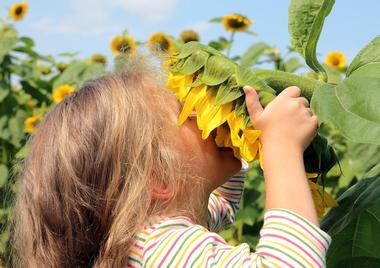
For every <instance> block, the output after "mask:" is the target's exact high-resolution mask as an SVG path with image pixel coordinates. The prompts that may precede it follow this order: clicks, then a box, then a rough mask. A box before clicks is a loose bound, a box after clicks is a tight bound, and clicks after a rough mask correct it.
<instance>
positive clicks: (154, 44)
mask: <svg viewBox="0 0 380 268" xmlns="http://www.w3.org/2000/svg"><path fill="white" fill-rule="evenodd" d="M148 47H149V49H150V50H151V51H152V52H153V53H157V52H164V53H168V54H173V53H174V52H175V47H174V44H173V41H172V40H171V38H170V37H169V36H168V35H167V34H166V33H160V32H158V33H153V34H152V35H151V36H150V37H149V39H148Z"/></svg>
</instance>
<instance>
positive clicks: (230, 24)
mask: <svg viewBox="0 0 380 268" xmlns="http://www.w3.org/2000/svg"><path fill="white" fill-rule="evenodd" d="M223 24H224V29H225V30H226V31H229V32H244V31H245V30H247V29H248V27H249V26H250V25H251V24H252V21H251V20H250V19H248V18H247V17H244V16H242V15H240V14H229V15H226V16H224V17H223Z"/></svg>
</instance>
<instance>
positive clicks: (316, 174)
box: [306, 172, 319, 179]
mask: <svg viewBox="0 0 380 268" xmlns="http://www.w3.org/2000/svg"><path fill="white" fill-rule="evenodd" d="M318 176H319V173H307V172H306V177H307V178H308V179H314V178H318Z"/></svg>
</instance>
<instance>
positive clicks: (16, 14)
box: [9, 1, 29, 20]
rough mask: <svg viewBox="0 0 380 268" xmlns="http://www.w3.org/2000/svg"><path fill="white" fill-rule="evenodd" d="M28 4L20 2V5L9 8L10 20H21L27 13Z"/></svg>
mask: <svg viewBox="0 0 380 268" xmlns="http://www.w3.org/2000/svg"><path fill="white" fill-rule="evenodd" d="M28 8H29V6H28V3H27V2H25V1H24V2H21V3H16V4H13V5H12V6H11V8H10V9H9V15H10V16H11V18H12V19H14V20H22V19H23V18H24V16H25V14H26V12H27V11H28Z"/></svg>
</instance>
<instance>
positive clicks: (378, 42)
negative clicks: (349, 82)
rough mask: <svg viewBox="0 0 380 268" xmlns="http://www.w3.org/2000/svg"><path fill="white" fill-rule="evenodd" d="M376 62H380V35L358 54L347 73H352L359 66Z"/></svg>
mask: <svg viewBox="0 0 380 268" xmlns="http://www.w3.org/2000/svg"><path fill="white" fill-rule="evenodd" d="M374 62H380V36H377V37H376V38H374V39H373V40H372V41H371V42H370V43H369V44H368V45H367V46H366V47H364V48H363V49H362V50H361V51H360V52H359V54H358V55H356V57H355V58H354V59H353V60H352V62H351V64H350V66H349V67H348V69H347V72H346V75H347V76H349V75H351V73H352V72H354V71H355V70H357V69H358V68H360V67H362V66H364V65H366V64H369V63H374Z"/></svg>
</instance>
